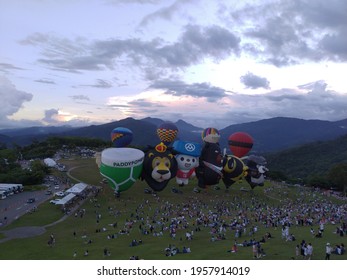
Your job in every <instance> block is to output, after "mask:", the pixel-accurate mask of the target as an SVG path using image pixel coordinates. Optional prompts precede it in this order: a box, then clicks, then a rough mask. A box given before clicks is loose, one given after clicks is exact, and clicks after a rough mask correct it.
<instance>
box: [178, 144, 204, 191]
mask: <svg viewBox="0 0 347 280" xmlns="http://www.w3.org/2000/svg"><path fill="white" fill-rule="evenodd" d="M172 148H173V149H174V151H175V153H176V155H175V157H176V161H177V166H178V170H177V174H176V183H177V184H178V185H180V186H184V185H188V182H189V179H190V178H193V177H194V176H196V173H195V168H196V167H198V165H199V156H200V153H201V144H199V143H194V142H187V141H182V140H176V141H175V142H174V143H173V145H172Z"/></svg>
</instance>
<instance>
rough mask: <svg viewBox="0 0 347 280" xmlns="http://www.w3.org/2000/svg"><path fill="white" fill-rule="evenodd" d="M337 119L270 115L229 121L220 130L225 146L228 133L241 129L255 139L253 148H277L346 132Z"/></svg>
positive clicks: (324, 138)
mask: <svg viewBox="0 0 347 280" xmlns="http://www.w3.org/2000/svg"><path fill="white" fill-rule="evenodd" d="M343 122H344V123H346V120H343V121H340V122H329V121H321V120H302V119H295V118H282V117H278V118H272V119H266V120H261V121H256V122H249V123H243V124H237V125H231V126H228V127H226V128H224V129H222V130H221V131H220V132H221V141H220V142H221V145H222V146H227V138H228V136H229V135H231V134H233V133H235V132H237V131H244V132H247V133H249V134H250V135H251V136H252V138H253V139H254V145H253V148H252V152H256V153H264V152H272V151H280V150H283V149H287V148H290V147H294V146H299V145H303V144H306V143H310V142H314V141H325V140H332V139H335V138H337V137H339V136H341V135H344V134H346V133H347V126H342V125H341V124H342V123H343Z"/></svg>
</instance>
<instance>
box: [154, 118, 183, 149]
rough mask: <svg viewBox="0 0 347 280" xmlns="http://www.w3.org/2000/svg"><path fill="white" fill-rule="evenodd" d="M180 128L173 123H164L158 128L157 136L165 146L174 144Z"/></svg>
mask: <svg viewBox="0 0 347 280" xmlns="http://www.w3.org/2000/svg"><path fill="white" fill-rule="evenodd" d="M177 133H178V128H177V126H176V125H175V124H174V123H172V122H164V123H162V124H161V125H160V126H159V127H158V128H157V135H158V137H159V139H160V140H161V142H163V143H164V144H165V145H168V144H170V143H171V142H173V141H174V140H175V138H176V136H177Z"/></svg>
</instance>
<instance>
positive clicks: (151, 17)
mask: <svg viewBox="0 0 347 280" xmlns="http://www.w3.org/2000/svg"><path fill="white" fill-rule="evenodd" d="M189 2H191V1H188V0H176V1H174V2H173V3H172V4H171V5H169V6H167V7H162V8H160V9H158V10H156V11H155V12H153V13H150V14H148V15H147V16H145V17H144V18H143V19H142V21H141V22H140V24H139V25H140V26H145V25H147V24H149V23H150V22H152V21H155V20H156V19H162V20H171V18H172V17H173V16H174V15H175V13H177V11H179V10H181V8H182V6H183V5H185V4H187V3H189Z"/></svg>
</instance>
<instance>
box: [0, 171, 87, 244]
mask: <svg viewBox="0 0 347 280" xmlns="http://www.w3.org/2000/svg"><path fill="white" fill-rule="evenodd" d="M78 167H81V166H77V167H73V168H71V169H70V170H69V171H68V172H67V175H68V176H69V177H70V178H72V179H75V180H77V181H79V182H81V181H80V180H78V179H77V178H74V177H72V176H71V175H70V171H71V170H72V169H74V168H78ZM64 188H65V185H64V184H60V189H55V186H54V185H53V186H50V187H48V188H47V189H45V190H40V191H30V192H29V191H24V192H22V193H18V194H14V195H12V196H10V197H7V198H6V199H4V200H0V233H2V234H4V235H5V238H2V239H0V243H3V242H6V241H8V240H10V239H14V238H27V237H32V236H36V235H41V234H43V233H45V232H46V229H47V228H49V227H50V226H53V225H55V224H57V223H60V222H61V221H63V220H65V219H66V218H67V217H68V215H65V216H63V217H62V218H61V219H60V220H58V221H55V222H53V223H51V224H49V225H45V226H41V227H40V226H38V227H35V226H31V227H30V226H29V227H18V228H14V229H11V230H2V226H1V224H2V225H3V226H4V225H9V224H10V223H11V222H13V221H14V220H16V219H18V218H19V217H20V216H22V215H24V214H26V213H28V212H29V211H31V210H33V209H34V208H35V207H37V206H38V205H39V204H41V203H43V202H45V201H47V200H50V199H52V198H53V197H54V195H53V194H52V195H46V194H45V193H46V191H47V190H51V191H52V193H55V192H58V191H62V190H63V189H64ZM29 198H35V202H34V203H27V200H28V199H29ZM78 207H79V205H77V206H76V207H75V209H72V211H71V212H70V215H71V214H72V213H74V212H75V210H77V209H78Z"/></svg>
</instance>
